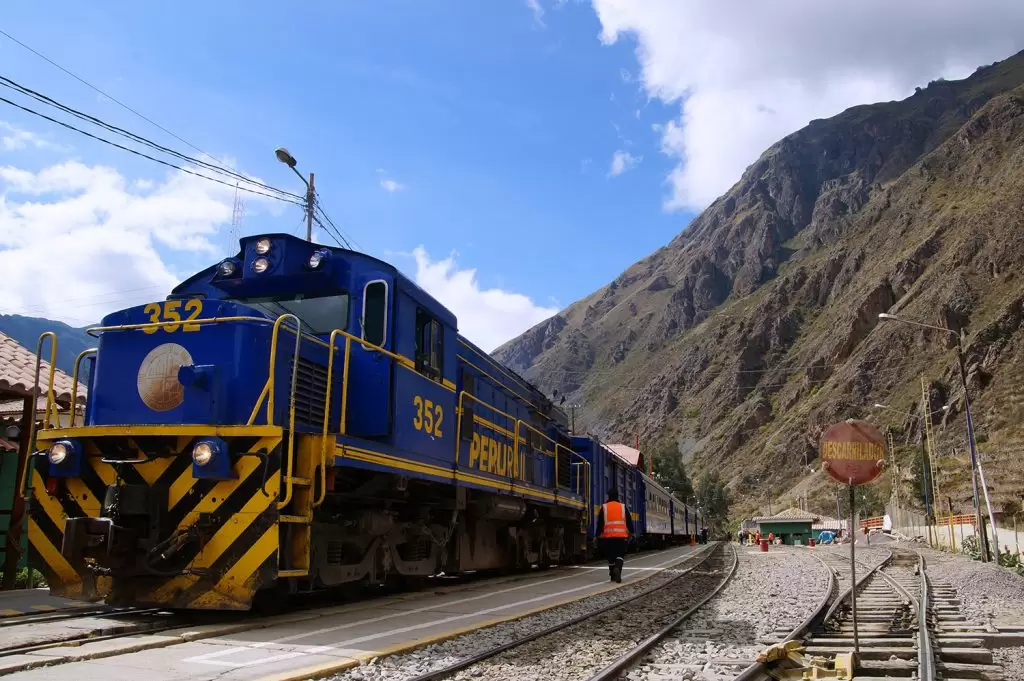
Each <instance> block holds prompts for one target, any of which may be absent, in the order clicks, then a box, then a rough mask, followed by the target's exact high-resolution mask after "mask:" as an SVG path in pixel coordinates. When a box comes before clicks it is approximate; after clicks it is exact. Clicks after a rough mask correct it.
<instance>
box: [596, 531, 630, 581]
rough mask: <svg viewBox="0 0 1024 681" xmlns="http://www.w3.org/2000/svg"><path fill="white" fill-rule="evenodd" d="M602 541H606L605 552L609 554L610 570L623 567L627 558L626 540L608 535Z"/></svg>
mask: <svg viewBox="0 0 1024 681" xmlns="http://www.w3.org/2000/svg"><path fill="white" fill-rule="evenodd" d="M601 541H602V542H604V552H605V553H606V554H608V570H609V571H614V570H615V568H616V567H618V568H619V569H621V568H622V563H623V561H624V560H625V559H626V540H625V539H620V538H614V537H608V538H606V539H602V540H601ZM613 574H614V572H613Z"/></svg>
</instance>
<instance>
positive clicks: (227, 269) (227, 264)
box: [217, 260, 235, 277]
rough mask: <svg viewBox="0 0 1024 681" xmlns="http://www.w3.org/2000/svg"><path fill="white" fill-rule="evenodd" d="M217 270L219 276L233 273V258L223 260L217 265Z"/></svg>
mask: <svg viewBox="0 0 1024 681" xmlns="http://www.w3.org/2000/svg"><path fill="white" fill-rule="evenodd" d="M217 271H218V272H220V273H221V276H225V277H230V276H231V275H232V274H234V273H235V262H234V261H233V260H225V261H224V262H222V263H221V264H220V265H218V266H217Z"/></svg>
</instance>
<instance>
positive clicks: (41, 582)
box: [0, 568, 46, 589]
mask: <svg viewBox="0 0 1024 681" xmlns="http://www.w3.org/2000/svg"><path fill="white" fill-rule="evenodd" d="M3 577H4V573H3V571H0V583H2V582H3ZM32 586H33V587H37V586H46V577H44V576H43V573H42V572H40V571H39V570H32ZM14 588H15V589H27V588H28V568H21V569H20V570H18V573H17V574H16V575H15V576H14Z"/></svg>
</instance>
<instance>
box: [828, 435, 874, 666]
mask: <svg viewBox="0 0 1024 681" xmlns="http://www.w3.org/2000/svg"><path fill="white" fill-rule="evenodd" d="M821 463H822V467H823V468H824V469H825V471H826V472H827V473H828V474H829V475H830V476H831V477H832V479H833V480H835V481H836V482H838V483H840V484H843V485H846V486H848V487H849V489H850V607H851V609H852V610H853V653H854V655H855V656H858V655H860V640H859V638H858V636H857V564H856V550H855V548H854V546H855V545H856V543H857V526H856V519H857V512H856V494H855V493H854V488H855V487H856V486H857V485H864V484H867V483H869V482H871V481H872V480H874V479H875V478H877V477H878V475H879V473H881V472H882V469H883V468H884V467H885V438H884V437H883V436H882V434H881V433H880V432H878V429H877V428H875V427H874V426H873V425H871V424H870V423H868V422H867V421H855V420H852V419H848V420H846V421H843V422H841V423H837V424H835V425H834V426H832V427H831V428H829V429H828V430H826V431H825V433H824V434H823V435H822V436H821Z"/></svg>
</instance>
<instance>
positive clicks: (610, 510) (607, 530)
mask: <svg viewBox="0 0 1024 681" xmlns="http://www.w3.org/2000/svg"><path fill="white" fill-rule="evenodd" d="M632 533H633V519H632V518H630V517H629V509H628V508H626V505H625V504H624V503H622V502H621V501H619V492H618V490H616V489H615V488H614V487H613V488H612V489H610V490H608V501H607V502H606V503H604V504H602V505H601V512H600V513H598V515H597V535H598V536H599V537H601V543H602V544H603V546H604V552H605V553H607V554H608V576H609V577H610V578H611V580H612V581H613V582H622V563H623V562H624V561H625V559H626V541H627V540H628V539H629V535H630V534H632Z"/></svg>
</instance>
